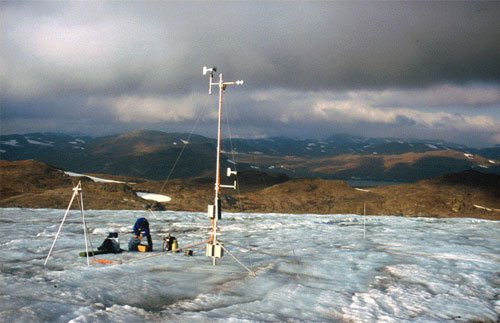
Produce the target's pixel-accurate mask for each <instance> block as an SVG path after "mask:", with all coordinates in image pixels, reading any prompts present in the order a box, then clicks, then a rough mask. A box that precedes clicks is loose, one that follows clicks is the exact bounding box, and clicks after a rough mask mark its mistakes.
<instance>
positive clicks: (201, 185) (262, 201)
mask: <svg viewBox="0 0 500 323" xmlns="http://www.w3.org/2000/svg"><path fill="white" fill-rule="evenodd" d="M254 175H255V176H257V175H258V174H254ZM101 177H106V175H103V176H101ZM267 180H268V184H269V186H268V187H257V186H255V184H253V186H251V187H250V188H248V189H245V188H244V187H243V184H242V189H241V190H240V191H239V192H235V191H232V190H224V192H223V208H224V210H226V211H233V212H266V213H318V214H331V213H347V214H350V213H354V214H362V213H363V205H366V208H367V214H374V215H404V216H432V217H477V218H484V219H494V220H500V176H498V175H493V174H483V173H480V172H475V171H466V172H462V173H458V174H452V175H446V176H442V177H438V178H434V179H431V180H423V181H420V182H417V183H414V184H403V185H392V186H384V187H376V188H370V189H363V190H360V189H355V188H353V187H351V186H349V185H348V184H347V183H345V182H344V181H335V180H319V179H303V180H298V179H295V180H288V181H285V182H282V181H283V180H286V179H283V178H277V179H276V178H275V179H274V182H273V179H271V178H268V179H267ZM76 182H77V179H76V178H71V177H68V176H67V175H65V174H64V173H63V172H61V171H59V170H57V169H54V168H52V167H50V166H48V165H46V164H43V163H39V162H35V161H20V162H5V161H2V162H0V207H32V208H65V207H67V204H68V202H69V200H70V197H71V195H72V193H73V192H72V186H73V185H74V184H76ZM243 182H245V181H243ZM249 182H250V183H251V181H249ZM273 183H279V184H275V185H272V184H273ZM82 186H83V195H84V200H85V206H86V208H88V209H145V208H150V207H158V206H159V205H158V204H157V203H155V202H151V201H146V200H144V199H142V198H140V197H138V196H137V195H136V193H135V192H151V193H162V194H165V195H168V196H170V197H171V198H172V200H171V202H168V203H165V204H164V205H163V206H164V207H165V208H167V209H169V210H188V211H199V212H204V211H205V210H206V207H207V204H209V203H213V192H214V190H213V182H212V181H211V180H210V179H193V180H184V181H181V180H175V181H169V182H168V183H163V182H159V181H147V180H135V181H134V183H131V182H128V183H95V182H93V181H91V180H90V179H88V178H85V177H83V178H82ZM162 188H163V189H162Z"/></svg>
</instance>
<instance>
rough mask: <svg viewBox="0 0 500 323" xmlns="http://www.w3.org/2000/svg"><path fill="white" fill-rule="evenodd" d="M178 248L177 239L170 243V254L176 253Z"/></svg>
mask: <svg viewBox="0 0 500 323" xmlns="http://www.w3.org/2000/svg"><path fill="white" fill-rule="evenodd" d="M178 247H179V246H178V245H177V239H175V240H174V241H172V252H176V251H177V248H178Z"/></svg>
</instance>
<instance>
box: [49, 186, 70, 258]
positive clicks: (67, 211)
mask: <svg viewBox="0 0 500 323" xmlns="http://www.w3.org/2000/svg"><path fill="white" fill-rule="evenodd" d="M77 194H78V191H77V190H75V192H74V193H73V196H72V197H71V201H70V202H69V205H68V208H67V209H66V213H64V217H63V219H62V221H61V225H59V230H57V233H56V237H55V238H54V242H52V246H51V247H50V250H49V254H48V255H47V258H46V259H45V262H44V263H43V265H44V266H45V265H47V261H48V260H49V257H50V254H51V253H52V249H54V246H55V244H56V241H57V238H58V237H59V233H60V232H61V229H62V227H63V224H64V221H65V220H66V216H67V215H68V213H69V209H70V208H71V204H73V200H74V199H75V196H76V195H77Z"/></svg>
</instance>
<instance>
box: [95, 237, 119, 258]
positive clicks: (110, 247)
mask: <svg viewBox="0 0 500 323" xmlns="http://www.w3.org/2000/svg"><path fill="white" fill-rule="evenodd" d="M97 250H99V251H102V252H106V253H120V252H122V249H121V248H120V242H119V241H118V232H109V233H108V237H107V238H106V239H104V242H103V243H102V244H101V246H99V247H97Z"/></svg>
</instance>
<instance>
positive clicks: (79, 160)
mask: <svg viewBox="0 0 500 323" xmlns="http://www.w3.org/2000/svg"><path fill="white" fill-rule="evenodd" d="M215 149H216V141H215V139H211V138H206V137H203V136H199V135H191V136H190V135H189V134H185V133H165V132H160V131H149V130H137V131H133V132H130V133H125V134H119V135H112V136H105V137H90V136H73V135H67V134H59V133H30V134H23V135H1V136H0V158H1V159H3V160H11V161H13V160H25V159H34V160H38V161H42V162H45V163H48V164H50V165H53V166H55V167H58V168H62V169H64V170H69V171H74V172H79V173H101V174H112V175H120V176H131V177H140V178H146V179H156V180H161V179H165V178H167V177H168V176H169V175H170V178H193V177H204V176H213V174H212V173H213V172H214V169H215ZM223 149H224V152H223V155H224V158H223V165H222V166H223V167H229V166H232V167H233V168H234V167H236V168H237V169H238V170H239V171H250V170H253V171H261V172H266V173H282V174H286V175H288V176H289V177H291V178H294V177H295V178H297V177H308V178H327V179H344V180H375V181H396V182H408V181H416V180H420V179H424V178H430V177H433V176H438V175H443V174H446V173H454V172H461V171H464V170H468V169H479V170H481V171H482V172H486V173H488V172H489V173H496V174H500V147H491V148H485V149H473V148H469V147H465V146H462V145H456V144H451V143H445V142H438V141H408V140H399V139H388V138H362V137H355V136H348V135H335V136H332V137H329V138H326V139H324V140H313V139H308V140H299V139H291V138H283V137H277V138H266V139H232V140H229V139H226V140H224V143H223ZM174 165H175V167H173V166H174Z"/></svg>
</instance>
